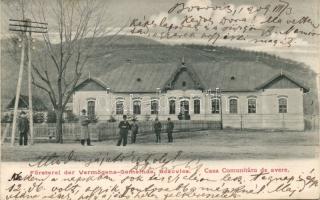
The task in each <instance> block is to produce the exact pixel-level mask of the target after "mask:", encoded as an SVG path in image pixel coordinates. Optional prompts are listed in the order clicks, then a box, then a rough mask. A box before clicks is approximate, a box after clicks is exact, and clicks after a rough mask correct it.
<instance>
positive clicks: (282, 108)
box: [279, 98, 287, 113]
mask: <svg viewBox="0 0 320 200" xmlns="http://www.w3.org/2000/svg"><path fill="white" fill-rule="evenodd" d="M279 113H287V99H286V98H280V99H279Z"/></svg>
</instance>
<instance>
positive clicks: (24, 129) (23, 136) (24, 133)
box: [18, 111, 29, 146]
mask: <svg viewBox="0 0 320 200" xmlns="http://www.w3.org/2000/svg"><path fill="white" fill-rule="evenodd" d="M18 129H19V132H20V138H19V145H20V146H22V144H23V145H28V131H29V120H28V118H27V114H26V113H25V112H24V111H22V112H21V113H20V118H19V120H18Z"/></svg>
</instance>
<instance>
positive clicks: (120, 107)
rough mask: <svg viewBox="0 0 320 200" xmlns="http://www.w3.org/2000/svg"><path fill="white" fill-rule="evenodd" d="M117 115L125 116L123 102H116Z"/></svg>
mask: <svg viewBox="0 0 320 200" xmlns="http://www.w3.org/2000/svg"><path fill="white" fill-rule="evenodd" d="M116 114H117V115H123V101H117V102H116Z"/></svg>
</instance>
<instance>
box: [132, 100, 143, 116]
mask: <svg viewBox="0 0 320 200" xmlns="http://www.w3.org/2000/svg"><path fill="white" fill-rule="evenodd" d="M133 114H134V115H140V114H141V101H138V100H135V101H133Z"/></svg>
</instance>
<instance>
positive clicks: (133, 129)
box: [131, 119, 139, 144]
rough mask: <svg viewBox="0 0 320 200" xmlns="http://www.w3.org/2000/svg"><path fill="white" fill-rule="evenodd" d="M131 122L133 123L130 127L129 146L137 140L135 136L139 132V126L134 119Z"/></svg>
mask: <svg viewBox="0 0 320 200" xmlns="http://www.w3.org/2000/svg"><path fill="white" fill-rule="evenodd" d="M132 121H133V123H132V125H131V144H134V143H136V138H137V134H138V131H139V126H138V124H137V123H136V119H133V120H132Z"/></svg>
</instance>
